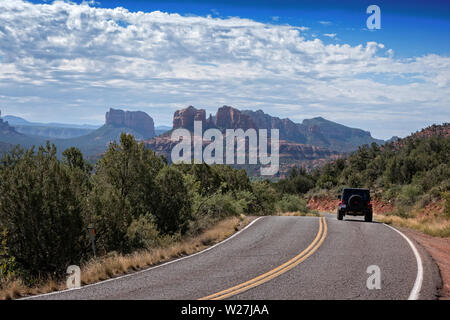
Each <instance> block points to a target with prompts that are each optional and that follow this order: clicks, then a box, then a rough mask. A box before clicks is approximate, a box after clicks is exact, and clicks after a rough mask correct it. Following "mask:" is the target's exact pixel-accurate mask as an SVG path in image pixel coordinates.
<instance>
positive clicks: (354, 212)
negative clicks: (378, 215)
mask: <svg viewBox="0 0 450 320" xmlns="http://www.w3.org/2000/svg"><path fill="white" fill-rule="evenodd" d="M338 198H339V200H341V202H339V207H338V211H337V218H338V220H342V219H343V218H344V216H345V215H347V214H348V215H351V216H364V221H367V222H372V217H373V211H372V204H371V203H370V190H369V189H355V188H345V189H344V190H343V191H342V195H340V196H338Z"/></svg>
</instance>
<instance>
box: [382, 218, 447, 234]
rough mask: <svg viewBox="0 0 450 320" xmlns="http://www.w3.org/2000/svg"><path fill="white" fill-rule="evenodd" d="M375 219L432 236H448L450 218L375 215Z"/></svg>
mask: <svg viewBox="0 0 450 320" xmlns="http://www.w3.org/2000/svg"><path fill="white" fill-rule="evenodd" d="M375 219H376V220H377V221H380V222H384V223H386V224H392V225H394V226H399V227H405V228H409V229H413V230H417V231H420V232H423V233H425V234H428V235H430V236H433V237H442V238H445V237H450V220H449V219H446V218H443V217H431V218H430V217H423V216H422V217H412V218H402V217H399V216H394V215H390V216H386V215H379V214H376V215H375Z"/></svg>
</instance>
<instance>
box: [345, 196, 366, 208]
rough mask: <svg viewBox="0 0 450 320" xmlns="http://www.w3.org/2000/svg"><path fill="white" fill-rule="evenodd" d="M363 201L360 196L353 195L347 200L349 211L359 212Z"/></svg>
mask: <svg viewBox="0 0 450 320" xmlns="http://www.w3.org/2000/svg"><path fill="white" fill-rule="evenodd" d="M362 205H363V199H362V197H361V196H360V195H357V194H354V195H352V196H351V197H350V199H348V206H349V209H350V210H361V209H362Z"/></svg>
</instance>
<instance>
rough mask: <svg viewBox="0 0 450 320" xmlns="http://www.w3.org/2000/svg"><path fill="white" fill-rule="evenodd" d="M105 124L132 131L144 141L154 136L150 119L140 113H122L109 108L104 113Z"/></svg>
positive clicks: (153, 128) (152, 123) (143, 113)
mask: <svg viewBox="0 0 450 320" xmlns="http://www.w3.org/2000/svg"><path fill="white" fill-rule="evenodd" d="M105 124H106V125H111V126H114V127H120V128H129V129H132V130H134V131H136V132H138V133H140V134H141V135H142V137H143V138H144V139H150V138H153V137H154V136H155V124H154V122H153V119H152V117H150V116H149V115H148V114H146V113H145V112H142V111H123V110H116V109H112V108H111V109H110V110H109V112H107V113H106V122H105Z"/></svg>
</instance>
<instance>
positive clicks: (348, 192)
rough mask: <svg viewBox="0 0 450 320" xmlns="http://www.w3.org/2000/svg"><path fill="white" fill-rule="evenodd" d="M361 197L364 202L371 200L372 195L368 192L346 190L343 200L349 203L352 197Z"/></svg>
mask: <svg viewBox="0 0 450 320" xmlns="http://www.w3.org/2000/svg"><path fill="white" fill-rule="evenodd" d="M354 194H357V195H360V196H361V198H362V199H363V200H364V201H368V200H370V193H369V191H367V190H358V189H346V190H344V196H343V200H344V201H347V200H348V199H349V198H350V197H351V196H352V195H354Z"/></svg>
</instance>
